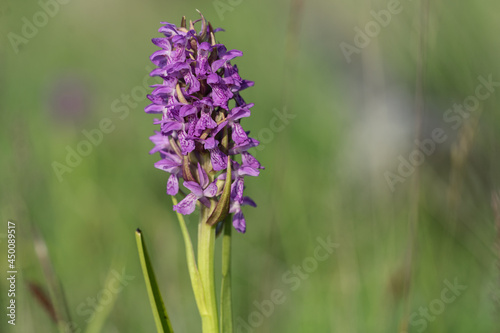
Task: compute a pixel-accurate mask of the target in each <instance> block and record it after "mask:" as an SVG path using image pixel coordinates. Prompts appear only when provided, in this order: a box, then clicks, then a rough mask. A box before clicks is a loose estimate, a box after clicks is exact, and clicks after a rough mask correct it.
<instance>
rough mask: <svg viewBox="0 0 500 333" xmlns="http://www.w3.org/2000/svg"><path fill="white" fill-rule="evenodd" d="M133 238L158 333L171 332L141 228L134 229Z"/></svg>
mask: <svg viewBox="0 0 500 333" xmlns="http://www.w3.org/2000/svg"><path fill="white" fill-rule="evenodd" d="M135 239H136V241H137V249H138V251H139V258H140V260H141V266H142V273H143V274H144V280H145V281H146V288H147V289H148V295H149V301H150V303H151V309H152V310H153V316H154V318H155V323H156V329H157V331H158V333H171V332H173V330H172V325H171V324H170V320H169V319H168V315H167V310H166V309H165V305H164V304H163V299H162V297H161V293H160V289H159V288H158V284H157V282H156V277H155V273H154V271H153V266H152V265H151V261H150V260H149V255H148V251H147V249H146V244H145V242H144V238H143V236H142V232H141V230H139V229H137V230H136V232H135Z"/></svg>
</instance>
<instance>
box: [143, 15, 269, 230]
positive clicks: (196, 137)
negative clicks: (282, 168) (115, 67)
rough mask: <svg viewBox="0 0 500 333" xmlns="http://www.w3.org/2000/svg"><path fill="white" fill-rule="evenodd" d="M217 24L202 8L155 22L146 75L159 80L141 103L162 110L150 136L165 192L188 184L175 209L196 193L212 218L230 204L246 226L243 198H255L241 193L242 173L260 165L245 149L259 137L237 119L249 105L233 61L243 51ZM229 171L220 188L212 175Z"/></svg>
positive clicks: (254, 172) (187, 208) (188, 207)
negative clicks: (227, 41) (225, 40)
mask: <svg viewBox="0 0 500 333" xmlns="http://www.w3.org/2000/svg"><path fill="white" fill-rule="evenodd" d="M200 15H201V14H200ZM197 22H201V29H198V31H199V32H197V29H195V27H194V25H195V24H197ZM198 24H199V23H198ZM218 31H223V30H222V29H215V30H214V29H213V28H212V25H211V24H210V23H208V21H206V19H205V18H204V17H203V15H201V19H200V20H198V21H195V22H192V21H189V22H187V21H186V20H185V19H183V21H182V23H181V26H180V27H178V26H176V25H174V24H171V23H167V22H164V23H163V26H162V27H161V28H160V29H159V32H160V33H161V34H163V36H161V37H159V38H153V39H152V42H153V44H154V45H156V46H157V47H158V48H159V50H157V51H155V52H153V54H152V55H151V57H150V60H151V62H152V63H153V64H154V65H155V66H157V67H156V68H155V69H153V70H152V71H151V73H150V75H151V76H153V77H157V78H158V79H160V80H161V81H162V82H161V83H159V84H155V85H152V86H151V87H152V88H153V91H152V92H151V94H149V95H148V99H149V100H150V101H151V104H149V105H148V106H146V108H145V112H146V113H153V114H161V119H155V120H154V124H157V125H160V126H161V131H158V132H155V135H153V136H151V137H150V139H151V141H152V142H153V143H154V147H153V149H151V151H150V153H151V154H153V153H156V152H159V153H160V156H161V160H160V161H158V162H157V163H156V164H155V167H157V168H158V169H161V170H163V171H166V172H168V173H170V176H169V178H168V181H167V193H168V194H170V195H176V194H177V193H179V192H180V191H179V181H180V180H183V184H184V186H185V187H186V188H187V189H189V190H190V193H189V194H188V195H187V196H186V197H185V198H184V199H182V200H181V201H180V202H179V203H178V204H176V205H175V206H174V210H175V211H177V212H179V213H181V214H184V215H188V214H191V213H192V212H193V211H194V210H195V209H196V203H197V202H198V201H199V202H200V203H201V207H202V208H203V207H204V206H211V205H210V202H211V201H214V202H215V204H216V209H215V210H214V212H215V211H217V214H216V215H215V213H213V214H212V215H213V216H212V218H211V219H210V221H211V222H210V223H215V222H218V221H217V219H219V218H220V219H222V217H223V216H225V215H226V214H227V213H228V211H229V213H232V214H234V216H233V225H234V227H235V228H236V229H237V230H238V231H240V232H245V225H246V222H245V218H244V217H243V213H242V212H241V206H242V205H250V206H255V204H254V203H253V201H251V199H249V198H247V197H245V196H243V192H244V188H245V184H244V179H245V177H247V176H252V177H256V176H258V175H259V174H260V170H262V169H263V167H262V166H261V165H260V163H259V162H258V161H257V160H256V159H255V158H254V157H253V156H252V155H250V154H249V153H248V152H247V151H248V149H250V148H252V147H256V146H257V145H258V144H259V142H258V141H257V140H255V139H253V138H251V137H250V136H249V132H248V131H245V129H244V128H243V126H242V124H241V122H242V120H243V119H244V118H247V117H250V116H251V112H250V108H252V107H253V106H254V105H253V103H249V104H247V103H246V102H245V100H244V99H243V97H242V96H241V91H242V90H244V89H246V88H248V87H251V86H253V84H254V83H253V82H252V81H249V80H246V79H243V78H242V77H241V76H240V72H239V70H238V67H237V66H236V65H235V64H232V63H231V62H232V61H233V60H234V59H235V58H237V57H241V56H242V55H243V53H242V52H241V51H239V50H229V51H228V49H227V48H226V46H225V45H223V44H221V43H217V41H216V40H215V34H216V33H217V32H218ZM232 100H234V102H231V101H232ZM230 105H235V106H234V107H233V106H231V107H230ZM238 155H241V162H240V163H238V162H237V160H238V161H239V156H238ZM229 160H230V161H231V163H229V165H228V162H229ZM202 165H203V167H202ZM228 166H229V169H228ZM195 170H196V171H195ZM229 171H231V179H229V180H228V184H227V186H226V185H224V184H223V185H222V186H221V187H220V188H218V187H217V186H216V185H215V184H216V181H221V180H225V179H226V177H227V174H228V172H229ZM209 198H210V199H209Z"/></svg>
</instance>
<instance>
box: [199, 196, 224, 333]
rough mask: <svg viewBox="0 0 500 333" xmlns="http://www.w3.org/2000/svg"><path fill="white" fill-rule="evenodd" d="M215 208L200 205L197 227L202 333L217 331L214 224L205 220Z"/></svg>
mask: <svg viewBox="0 0 500 333" xmlns="http://www.w3.org/2000/svg"><path fill="white" fill-rule="evenodd" d="M213 208H215V204H214V203H213V202H212V205H211V208H207V207H205V206H204V205H201V215H200V224H199V227H198V270H199V272H200V277H201V283H202V285H203V291H204V294H205V305H206V314H205V315H202V325H203V333H219V321H218V313H217V312H218V311H217V297H216V296H215V275H214V249H215V227H216V226H215V225H214V226H210V225H209V224H207V223H206V222H207V221H208V218H209V216H210V213H211V212H212V209H213Z"/></svg>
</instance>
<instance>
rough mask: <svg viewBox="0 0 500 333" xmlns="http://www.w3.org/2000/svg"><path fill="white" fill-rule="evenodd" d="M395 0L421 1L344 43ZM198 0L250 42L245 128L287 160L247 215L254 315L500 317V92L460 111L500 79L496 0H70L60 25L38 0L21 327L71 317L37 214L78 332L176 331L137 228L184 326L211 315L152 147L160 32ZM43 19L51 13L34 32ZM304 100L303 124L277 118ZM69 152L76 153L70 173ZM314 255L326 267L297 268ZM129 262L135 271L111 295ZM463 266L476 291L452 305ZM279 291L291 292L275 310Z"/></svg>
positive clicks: (487, 327)
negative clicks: (52, 292)
mask: <svg viewBox="0 0 500 333" xmlns="http://www.w3.org/2000/svg"><path fill="white" fill-rule="evenodd" d="M42 3H45V2H44V1H43V0H42ZM390 3H392V4H390ZM389 6H395V7H391V8H397V9H398V10H400V11H399V12H398V13H397V14H392V15H391V18H390V19H388V21H387V24H385V25H386V26H380V24H379V25H378V26H379V27H380V29H379V30H377V29H376V27H375V28H374V29H375V30H373V31H371V35H372V36H373V37H368V41H367V40H365V41H364V43H365V44H366V45H362V46H363V47H358V50H357V51H356V52H354V53H352V54H350V55H349V56H347V57H346V56H345V54H344V52H343V51H342V47H341V46H342V45H344V47H345V45H346V44H350V45H351V46H353V47H354V46H356V40H355V38H356V35H357V34H359V33H357V31H358V30H356V29H358V28H359V29H361V30H362V31H364V30H365V28H366V24H368V23H369V22H371V21H374V16H373V15H372V14H371V11H375V12H376V13H379V12H380V10H388V8H389ZM195 9H199V10H200V11H202V12H203V13H204V15H205V16H206V17H207V18H208V19H209V20H210V21H211V22H212V24H213V25H214V26H217V27H223V28H224V29H226V32H221V33H218V35H217V38H218V41H220V42H223V43H225V44H226V45H227V46H228V48H229V49H239V50H242V51H243V53H244V56H243V57H241V58H238V59H236V61H234V63H236V64H237V65H238V67H239V69H240V74H241V75H242V77H243V78H246V79H250V80H254V81H255V82H256V84H255V87H253V88H251V89H248V90H247V91H245V92H244V94H243V96H244V98H245V99H246V100H247V101H249V102H253V103H255V107H254V108H253V109H252V114H253V115H252V117H251V118H248V119H245V120H244V126H245V128H247V129H249V130H251V134H253V136H255V137H257V139H260V140H261V141H262V142H263V143H262V147H263V149H260V150H258V151H254V153H255V154H256V156H257V158H258V159H259V160H260V161H261V162H262V164H263V165H265V166H266V170H265V171H263V172H262V173H261V175H260V177H257V178H252V179H249V180H248V181H247V183H246V184H247V191H248V194H249V195H250V196H251V197H253V198H254V199H255V201H256V202H257V204H258V208H256V209H252V208H248V209H246V210H245V215H246V218H247V224H248V228H247V233H246V234H244V235H242V234H237V233H235V235H234V238H233V245H234V247H233V250H234V252H233V288H234V306H235V309H234V319H235V326H236V330H235V331H236V332H342V333H350V332H384V333H386V332H423V331H425V332H455V333H457V332H498V327H499V325H498V324H499V319H498V318H499V315H500V312H499V309H500V281H499V272H498V266H497V265H498V251H499V247H498V245H499V244H500V236H497V233H498V230H499V227H498V225H499V224H500V221H499V217H498V214H497V217H496V219H497V222H495V211H494V209H493V207H492V193H493V192H494V191H496V190H498V189H499V187H500V184H499V181H500V179H499V173H498V170H499V167H500V161H499V148H500V144H499V134H498V133H499V130H500V122H499V121H500V115H499V112H498V109H499V107H498V106H499V97H500V91H497V90H498V89H499V88H500V87H498V85H493V87H492V91H490V95H489V96H488V97H487V98H485V100H482V101H480V104H479V105H478V106H477V107H476V108H474V110H473V111H472V112H468V111H466V112H464V113H463V114H462V115H460V114H459V113H446V112H447V110H449V109H450V108H453V105H454V104H457V105H460V104H462V103H464V100H465V99H466V98H468V97H469V96H474V95H475V94H476V88H477V87H478V86H479V85H480V84H481V81H480V80H479V79H478V77H479V76H482V77H483V78H485V79H488V77H489V76H491V79H492V80H493V81H494V82H500V63H499V60H498V59H500V57H499V55H500V47H499V43H498V37H497V32H498V31H499V28H500V21H499V20H498V11H499V10H500V4H499V3H498V1H493V0H484V1H480V2H457V1H452V0H441V1H426V0H420V1H407V0H401V2H399V5H396V4H395V3H394V1H337V0H330V1H300V0H291V1H284V0H279V1H272V2H269V1H262V0H257V1H245V0H241V1H236V0H232V1H229V0H220V1H203V2H202V1H157V0H154V1H153V0H148V1H142V2H139V1H130V0H122V1H117V0H107V1H96V0H89V1H81V0H71V1H66V2H65V3H63V4H60V5H59V8H55V7H52V9H49V10H51V11H52V13H53V15H52V16H50V17H49V16H46V17H47V20H46V22H45V24H43V23H44V20H43V15H41V16H40V14H37V13H39V12H41V11H42V10H43V9H42V6H41V5H40V3H38V2H37V1H33V0H23V1H13V0H2V2H1V3H0V27H1V38H2V39H1V48H0V73H1V75H0V110H1V112H0V126H1V129H0V140H1V141H0V146H1V151H2V158H1V159H0V179H1V191H0V195H1V197H0V200H1V201H0V219H1V221H2V226H3V227H2V229H0V241H1V246H0V248H1V249H2V250H1V251H2V253H5V255H2V256H0V257H1V258H2V259H1V264H0V265H1V267H2V273H1V274H2V276H4V274H5V271H6V267H7V266H6V265H7V263H6V251H7V250H6V249H7V247H6V230H7V227H6V225H7V220H9V219H10V220H14V221H16V222H17V249H18V255H19V256H18V259H17V265H18V267H19V271H20V272H19V274H18V281H17V283H18V286H17V289H18V290H17V291H18V292H17V295H16V298H17V305H18V308H17V325H16V326H15V327H12V326H11V325H8V324H7V319H6V316H5V314H4V313H3V312H4V311H5V306H6V304H7V302H8V298H7V295H6V290H7V284H6V280H5V278H2V279H1V280H0V281H1V282H0V286H1V288H2V292H1V294H0V302H1V304H2V309H4V310H2V316H1V318H2V320H1V321H0V331H2V332H5V331H7V332H55V331H56V330H57V328H56V325H55V324H54V323H53V321H52V320H51V318H50V316H49V315H48V314H47V311H46V310H45V309H44V308H43V307H42V306H41V305H40V303H39V302H38V301H37V300H36V299H35V297H34V293H33V292H30V287H29V286H32V289H33V288H34V287H33V286H39V288H41V290H44V291H45V292H47V290H48V283H47V279H46V278H45V276H44V274H43V267H44V266H43V263H41V262H40V260H39V259H38V257H37V256H36V252H35V246H34V236H33V227H34V226H35V227H36V228H38V229H39V231H40V234H41V235H42V237H43V239H44V240H45V242H46V245H47V248H48V251H49V253H50V258H51V262H52V265H53V270H54V272H55V274H56V275H57V277H58V279H59V280H60V281H61V284H62V286H63V288H64V292H65V296H66V301H67V308H68V310H69V313H70V314H71V320H72V321H73V328H74V329H73V331H74V332H85V330H88V331H87V332H91V331H92V330H94V331H95V329H96V328H97V329H99V328H100V330H101V331H102V332H154V331H155V327H154V321H153V316H152V314H151V310H150V307H149V302H148V299H147V293H146V288H145V284H144V280H143V277H142V274H141V271H140V265H139V260H138V256H137V253H136V246H135V240H134V230H135V229H136V228H137V227H140V228H141V229H142V230H143V232H144V233H145V235H146V238H147V241H148V243H149V248H150V252H151V256H152V259H153V263H154V266H155V269H156V272H157V276H158V279H159V282H160V286H161V290H162V293H163V297H164V300H165V303H166V306H167V309H168V311H169V314H170V316H171V320H172V323H173V326H174V329H175V331H176V332H199V331H200V324H201V322H200V319H199V316H198V313H197V309H196V305H195V301H194V297H193V294H192V291H191V285H190V282H189V277H188V272H187V268H186V264H185V251H184V245H183V241H182V238H181V233H180V230H179V225H178V222H177V220H176V218H175V215H174V214H173V212H172V208H171V200H170V198H169V197H168V196H167V195H166V194H165V184H166V180H167V174H166V173H164V172H161V171H159V170H157V169H155V168H154V167H153V163H154V162H155V161H156V160H157V159H158V157H157V156H151V155H148V151H149V150H150V149H151V148H152V144H151V143H150V141H149V140H148V137H149V136H150V135H152V134H153V130H155V129H156V126H154V125H153V124H152V121H153V117H152V116H150V115H146V114H145V113H144V112H143V108H144V107H145V106H146V105H147V104H148V102H147V99H146V98H145V91H146V90H145V89H144V87H143V84H144V83H143V82H146V84H153V83H154V81H155V80H154V79H148V78H147V73H148V70H147V67H148V66H152V65H151V64H150V62H149V59H148V57H149V55H150V54H151V53H152V52H153V51H154V50H155V47H154V45H153V44H151V42H150V39H151V38H152V37H158V36H159V34H158V33H157V32H156V31H157V29H158V28H159V27H160V23H159V22H160V21H169V22H173V23H177V24H178V23H180V18H181V17H182V15H186V16H187V17H188V19H189V18H191V19H197V18H198V14H197V12H196V11H195ZM34 15H35V16H36V15H38V17H37V18H35V20H39V21H37V22H39V25H40V26H39V27H36V26H35V28H36V31H33V30H31V31H30V30H29V28H24V29H25V31H24V32H23V26H24V25H25V24H26V21H29V22H31V23H33V22H34V21H33V19H34V18H33V16H34ZM369 26H370V24H369ZM372 26H373V24H372ZM13 33H14V34H16V35H17V36H20V38H21V37H22V38H25V39H22V40H21V39H13V38H14V37H13V36H14V35H13ZM23 33H24V34H25V35H24V36H23ZM9 34H10V35H9ZM9 36H10V37H9ZM26 36H29V37H26ZM357 38H358V40H357V41H358V43H359V42H360V41H361V40H359V38H362V37H359V36H358V37H357ZM13 40H15V42H13ZM361 42H362V41H361ZM342 43H346V44H342ZM145 80H146V81H145ZM481 92H485V90H481ZM127 96H128V97H127ZM127 99H128V100H127ZM469 100H470V99H469ZM283 113H287V114H289V115H290V116H289V117H290V118H288V119H287V120H286V121H284V122H283V120H273V119H275V118H276V117H277V114H283ZM445 114H447V115H448V116H454V117H459V118H455V120H454V121H453V122H450V121H446V120H445V118H443V117H444V116H445ZM106 119H108V120H106ZM102 122H104V124H105V125H104V126H105V127H106V128H107V129H108V132H107V133H102V141H101V142H99V143H98V144H97V145H92V146H91V147H90V148H88V147H87V148H88V149H89V153H88V155H87V156H83V157H82V158H81V161H78V160H73V162H72V163H73V164H74V166H68V164H67V162H66V158H67V154H68V150H67V149H68V147H69V149H77V147H78V145H79V144H80V145H81V142H82V141H84V140H87V139H86V136H85V133H87V132H92V131H93V130H95V129H99V128H100V126H102V125H101V124H102ZM275 122H277V124H278V125H280V124H283V126H282V127H280V129H279V130H275V129H273V128H274V127H273V125H272V124H274V123H275ZM455 123H456V124H457V126H456V128H453V127H452V126H451V125H452V124H455ZM106 124H107V125H106ZM439 128H441V129H442V130H443V131H444V132H445V133H446V136H447V139H446V140H445V141H444V142H443V143H439V144H435V148H434V149H433V151H432V153H430V154H428V155H425V156H424V160H423V162H422V163H421V165H420V166H419V167H418V168H416V169H415V170H414V171H413V172H408V173H409V174H408V175H406V176H404V177H401V178H398V181H389V182H388V181H387V177H389V176H388V172H391V173H392V175H393V176H394V175H397V174H398V167H399V166H400V164H401V163H402V162H401V158H403V159H405V160H409V158H410V154H411V153H412V152H413V151H415V149H418V146H417V145H416V144H415V141H414V140H415V138H420V140H424V139H428V138H432V131H433V130H435V129H439ZM82 149H84V148H82ZM417 154H418V153H417ZM422 156H423V155H422ZM54 162H57V163H61V165H66V166H68V169H64V170H65V172H64V173H63V174H62V175H61V174H59V176H60V177H59V176H58V175H57V173H56V172H55V171H54ZM403 169H404V167H402V169H401V170H403ZM403 171H404V170H403ZM390 177H392V176H390ZM391 179H395V178H391ZM389 183H391V184H392V188H391V186H390V185H389ZM196 221H197V220H196V216H193V217H192V218H190V219H189V220H188V226H189V229H190V231H191V234H192V235H195V233H196V224H197V222H196ZM495 223H496V224H495ZM495 226H497V227H495ZM318 237H319V238H320V239H322V240H323V241H327V240H328V239H330V241H331V242H334V243H336V244H337V245H338V246H337V247H336V248H335V249H334V251H333V252H332V253H331V254H330V255H329V256H328V257H327V259H326V260H324V261H316V260H313V259H311V258H314V251H315V249H316V248H317V247H318V246H319V245H320V244H321V242H320V241H318ZM217 246H218V247H219V251H220V240H219V242H218V244H217ZM218 253H219V252H218ZM218 256H219V254H218ZM314 261H315V262H316V265H314ZM304 263H305V265H306V267H305V268H306V269H307V270H309V272H308V273H307V274H306V273H297V269H298V268H297V267H302V265H303V264H304ZM218 265H220V264H218ZM219 267H220V266H219ZM4 268H5V269H4ZM302 269H303V268H302ZM217 272H220V268H217ZM302 272H304V270H302ZM114 274H115V275H116V274H118V275H121V274H125V275H126V276H127V277H126V278H124V280H123V281H125V282H124V286H123V289H121V291H120V292H117V293H113V295H112V297H111V298H108V297H107V296H106V295H108V294H109V293H107V292H106V290H109V283H110V281H111V280H112V279H113V276H115V275H114ZM291 278H293V279H294V282H293V283H291V282H290V279H291ZM110 279H111V280H110ZM446 281H448V282H449V283H451V284H455V283H458V284H459V285H460V286H462V287H460V288H462V289H458V291H457V290H455V291H456V293H455V296H456V297H455V298H453V300H452V301H449V302H448V301H447V302H444V301H443V298H442V297H443V295H445V296H444V297H445V299H446V300H449V297H451V296H452V294H450V293H449V291H446V288H449V287H447V282H446ZM125 284H126V285H125ZM33 290H34V289H33ZM273 290H279V291H281V292H282V293H283V295H284V301H283V302H282V304H277V305H275V306H274V308H273V310H272V311H270V310H262V309H261V310H259V308H260V307H261V306H260V305H259V304H262V303H263V302H264V303H265V301H266V300H269V299H271V294H272V293H273ZM92 299H94V302H95V303H92V302H93V300H92ZM92 304H94V305H95V306H97V308H96V312H94V308H93V306H92ZM429 307H430V310H429V312H428V313H429V315H427V316H426V315H424V314H422V312H420V311H422V310H421V308H424V310H425V308H429ZM259 311H260V313H261V314H260V315H259V314H256V313H257V312H259ZM262 312H264V314H262ZM94 314H95V316H94ZM91 319H92V320H91ZM87 321H89V322H90V324H89V323H88V322H87ZM244 323H246V324H244ZM89 325H90V326H89ZM249 325H250V326H249ZM252 325H253V326H252Z"/></svg>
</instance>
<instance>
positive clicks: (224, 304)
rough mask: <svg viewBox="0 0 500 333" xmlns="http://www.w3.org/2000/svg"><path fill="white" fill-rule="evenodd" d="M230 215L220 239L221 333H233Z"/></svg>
mask: <svg viewBox="0 0 500 333" xmlns="http://www.w3.org/2000/svg"><path fill="white" fill-rule="evenodd" d="M231 230H232V225H231V214H230V215H228V216H227V217H226V220H225V221H224V236H223V238H222V287H221V297H220V322H221V327H222V332H224V333H232V332H233V312H232V301H231V298H232V291H231Z"/></svg>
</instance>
